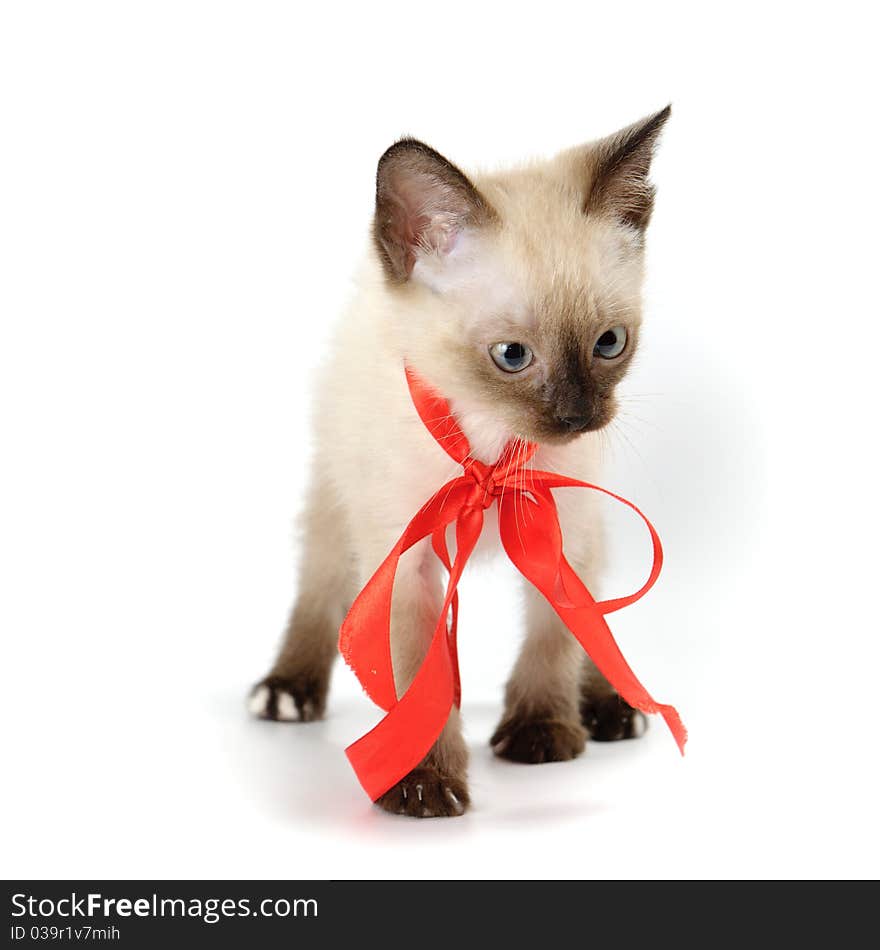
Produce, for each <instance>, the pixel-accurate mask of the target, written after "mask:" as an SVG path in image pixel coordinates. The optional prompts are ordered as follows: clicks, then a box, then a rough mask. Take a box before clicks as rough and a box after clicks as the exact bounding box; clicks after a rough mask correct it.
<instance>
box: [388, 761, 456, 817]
mask: <svg viewBox="0 0 880 950" xmlns="http://www.w3.org/2000/svg"><path fill="white" fill-rule="evenodd" d="M470 803H471V798H470V795H468V790H467V785H466V784H465V783H464V781H463V780H462V779H455V778H450V777H449V776H446V775H442V774H441V773H440V772H438V771H437V769H435V768H432V767H430V766H421V767H419V768H417V769H413V770H412V772H410V773H409V775H407V776H406V777H405V778H402V779H401V780H400V781H399V782H398V783H397V784H396V785H395V786H394V787H393V788H390V789H388V791H387V792H385V794H384V795H383V796H382V797H381V798H379V799H377V800H376V804H377V805H378V806H379V807H380V808H384V809H385V811H390V812H392V813H393V814H395V815H409V816H410V817H411V818H454V817H455V816H456V815H463V814H464V812H465V809H466V808H467V807H468V805H470Z"/></svg>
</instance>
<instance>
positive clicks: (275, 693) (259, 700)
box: [248, 674, 328, 722]
mask: <svg viewBox="0 0 880 950" xmlns="http://www.w3.org/2000/svg"><path fill="white" fill-rule="evenodd" d="M327 679H328V678H327V677H326V676H316V675H314V674H309V675H307V674H299V675H296V676H291V677H287V676H277V675H274V674H272V675H270V676H267V677H266V678H265V679H264V680H261V681H260V682H259V683H257V685H256V686H255V687H254V688H253V690H252V691H251V695H250V700H249V703H248V706H249V708H250V711H251V712H252V713H253V715H255V716H257V717H258V718H260V719H275V720H278V721H280V722H311V721H312V720H313V719H320V718H321V716H323V715H324V706H325V704H326V702H327Z"/></svg>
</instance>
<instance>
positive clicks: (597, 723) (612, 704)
mask: <svg viewBox="0 0 880 950" xmlns="http://www.w3.org/2000/svg"><path fill="white" fill-rule="evenodd" d="M581 721H582V722H583V724H584V726H586V729H587V732H589V734H590V738H591V739H595V740H596V741H597V742H614V741H615V740H617V739H638V738H639V736H643V735H644V734H645V730H646V729H647V728H648V720H647V718H646V717H645V715H644V714H643V713H641V712H639V710H638V709H633V707H632V706H630V704H629V703H628V702H626V701H625V700H623V699H621V698H620V696H618V695H616V694H612V695H611V696H585V697H584V698H583V699H582V700H581Z"/></svg>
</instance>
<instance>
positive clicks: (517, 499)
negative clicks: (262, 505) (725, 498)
mask: <svg viewBox="0 0 880 950" xmlns="http://www.w3.org/2000/svg"><path fill="white" fill-rule="evenodd" d="M406 378H407V382H408V384H409V390H410V395H411V396H412V400H413V404H414V405H415V408H416V411H417V412H418V414H419V417H420V418H421V420H422V422H423V423H424V424H425V427H426V428H427V429H428V431H429V432H430V433H431V435H432V436H433V437H434V439H435V440H436V441H437V442H438V443H439V445H440V446H441V447H442V448H443V450H444V451H445V452H446V453H447V454H448V455H449V456H450V457H451V458H453V459H454V460H455V461H456V462H458V463H459V464H460V465H461V466H462V468H463V474H462V475H460V476H459V477H458V478H454V479H452V481H450V482H447V483H446V485H444V486H443V487H442V488H441V489H440V490H439V491H438V492H436V493H435V494H434V495H433V496H432V498H431V499H430V500H429V501H427V502H426V503H425V504H424V505H423V506H422V508H421V509H420V510H419V511H418V512H417V514H416V516H415V517H414V518H413V519H412V521H411V522H410V523H409V525H408V526H407V527H406V529H405V530H404V532H403V534H402V535H401V536H400V539H399V540H398V542H397V544H395V546H394V547H393V548H392V550H391V552H390V553H389V555H388V557H387V558H386V559H385V560H384V561H383V562H382V564H381V565H380V566H379V568H378V569H377V570H376V572H375V574H373V576H372V578H371V579H370V580H369V581H368V582H367V584H366V586H365V587H364V589H363V590H362V591H361V592H360V594H359V595H358V597H357V598H356V599H355V602H354V604H353V605H352V607H351V609H350V610H349V612H348V615H347V616H346V618H345V620H344V621H343V623H342V628H341V630H340V635H339V648H340V651H341V652H342V654H343V656H344V657H345V659H346V662H347V663H348V664H349V666H351V668H352V669H353V670H354V672H355V674H356V675H357V677H358V679H359V680H360V682H361V685H362V686H363V687H364V689H365V690H366V692H367V694H368V695H369V696H370V698H371V699H372V700H373V701H374V702H375V703H376V704H377V705H378V706H380V707H381V708H383V709H385V710H386V711H387V714H386V715H385V717H384V718H383V719H382V720H381V721H380V722H379V723H378V724H377V725H376V726H375V727H374V728H373V729H371V730H370V732H368V733H367V734H366V735H365V736H362V737H361V738H360V739H359V740H358V741H357V742H355V743H353V744H352V745H350V746H349V747H348V749H346V754H347V755H348V758H349V760H350V761H351V763H352V766H353V767H354V770H355V773H356V774H357V776H358V779H359V780H360V782H361V784H362V785H363V787H364V790H365V791H366V792H367V794H368V795H369V796H370V798H372V799H373V800H375V799H377V798H379V797H380V796H381V795H382V794H383V793H384V792H386V791H387V790H388V789H389V788H391V787H392V786H393V785H394V784H395V783H396V782H398V781H400V779H402V778H403V777H404V776H405V775H407V774H408V773H409V772H410V771H411V770H412V769H414V768H415V767H416V766H417V765H418V764H419V763H420V762H421V761H422V759H423V758H424V757H425V755H427V753H428V751H429V750H430V748H431V746H432V745H433V744H434V742H436V740H437V738H438V736H439V735H440V733H441V732H442V730H443V727H444V726H445V724H446V720H447V719H448V718H449V713H450V711H451V710H452V707H453V705H458V704H459V702H460V696H461V684H460V681H459V675H458V655H457V648H456V632H457V625H458V582H459V580H460V578H461V575H462V572H463V571H464V568H465V565H466V564H467V561H468V558H469V557H470V555H471V553H472V552H473V550H474V547H475V546H476V543H477V541H478V539H479V537H480V532H481V531H482V527H483V511H484V510H486V509H488V508H490V507H491V506H492V505H493V504H494V503H495V502H496V501H497V502H498V524H499V531H500V534H501V542H502V545H503V546H504V550H505V551H506V552H507V555H508V557H509V558H510V559H511V561H513V563H514V564H515V565H516V567H517V569H518V570H519V571H520V573H521V574H522V575H523V576H524V577H525V578H526V579H527V580H529V581H530V582H531V583H532V584H533V585H534V586H535V587H536V588H537V589H538V590H539V591H540V592H541V593H542V594H543V595H544V597H545V598H546V599H547V601H548V602H549V603H550V605H551V606H552V607H553V609H554V610H555V611H556V613H557V614H558V616H559V617H560V619H561V620H562V622H563V623H564V624H565V625H566V627H568V629H569V630H570V631H571V633H572V634H573V635H574V636H575V637H576V638H577V640H578V642H579V643H580V644H581V646H582V647H583V648H584V650H585V651H586V652H587V653H588V654H589V655H590V657H591V658H592V659H593V661H594V662H595V663H596V665H597V666H598V668H599V669H600V671H601V672H602V674H603V675H604V676H605V678H606V679H607V680H608V682H609V683H610V684H611V685H612V686H613V687H614V689H615V690H617V692H618V693H619V695H620V696H622V697H623V699H624V700H626V702H628V703H629V704H630V705H631V706H633V707H635V708H636V709H640V710H641V711H642V712H646V713H658V712H659V713H660V714H661V715H662V716H663V718H664V719H665V720H666V723H667V725H668V726H669V729H670V731H671V732H672V734H673V736H674V738H675V741H676V742H677V743H678V747H679V749H680V750H681V752H682V754H683V753H684V745H685V742H686V741H687V732H686V730H685V728H684V725H683V724H682V721H681V718H680V717H679V715H678V713H677V712H676V711H675V709H674V708H673V707H672V706H667V705H664V704H661V703H657V702H655V701H654V699H653V698H652V697H651V696H650V694H649V693H648V691H647V690H646V689H645V688H644V686H642V684H641V683H640V682H639V680H638V679H637V677H636V675H635V673H633V671H632V670H631V669H630V667H629V665H628V664H627V662H626V659H625V658H624V656H623V654H622V653H621V652H620V649H619V647H618V646H617V643H616V642H615V640H614V637H613V635H612V633H611V630H610V629H609V627H608V624H607V622H606V620H605V615H606V614H609V613H612V612H613V611H615V610H620V609H621V608H622V607H626V606H628V605H629V604H632V603H635V602H636V601H637V600H639V599H640V598H641V597H643V596H644V595H645V594H646V593H647V592H648V591H649V590H650V589H651V587H653V586H654V583H655V582H656V580H657V577H658V576H659V574H660V569H661V567H662V564H663V549H662V547H661V544H660V538H659V537H658V535H657V532H656V531H655V530H654V527H653V525H652V524H651V522H650V521H648V519H647V518H646V517H645V515H644V514H642V512H641V511H639V509H638V508H637V507H636V506H635V505H634V504H633V503H632V502H630V501H627V500H626V499H625V498H621V497H620V496H619V495H615V494H614V492H611V491H608V490H607V489H605V488H601V487H600V486H598V485H592V484H590V483H589V482H581V481H578V480H577V479H573V478H568V477H566V476H565V475H556V474H554V473H552V472H544V471H540V470H534V469H526V468H525V465H526V463H527V462H529V461H530V460H531V459H532V457H533V456H534V454H535V452H536V451H537V448H538V447H537V445H535V444H533V443H529V444H528V445H526V446H525V448H523V446H522V444H521V443H520V445H519V446H518V447H516V446H514V444H513V443H509V444H508V445H507V446H506V447H505V449H504V451H503V452H502V453H501V456H500V457H499V459H498V461H497V462H496V463H495V464H494V465H487V464H486V463H484V462H480V461H479V460H476V459H473V458H471V456H470V445H469V443H468V440H467V438H466V437H465V435H464V433H463V432H462V431H461V429H460V427H459V426H458V423H457V422H456V421H455V418H454V415H453V413H452V411H451V409H450V407H449V404H448V403H447V402H446V400H445V399H443V397H442V396H440V395H439V394H437V393H435V392H433V391H431V390H430V389H428V388H427V387H426V386H425V385H424V383H422V381H421V380H420V379H419V378H418V377H417V376H416V375H415V374H414V373H413V372H412V371H411V370H410V369H409V368H407V370H406ZM553 488H589V489H592V490H593V491H599V492H602V493H603V494H605V495H608V496H609V497H611V498H614V499H616V500H617V501H619V502H621V503H622V504H624V505H627V506H628V507H629V508H631V509H632V510H633V511H634V512H635V513H636V514H637V515H638V516H639V517H640V518H641V519H642V520H643V521H644V523H645V525H646V526H647V528H648V532H649V533H650V536H651V543H652V546H653V554H654V558H653V564H652V567H651V572H650V574H649V576H648V580H647V581H646V582H645V583H644V584H643V585H642V587H641V588H640V589H639V590H637V591H636V592H635V593H634V594H630V595H628V596H627V597H618V598H615V599H613V600H605V601H596V600H595V599H594V598H593V596H592V594H590V592H589V590H587V588H586V586H585V585H584V584H583V582H582V581H581V579H580V578H579V577H578V576H577V574H576V572H575V571H574V569H573V568H572V567H571V565H570V564H569V563H568V561H567V560H566V558H565V555H564V553H563V550H562V532H561V529H560V526H559V517H558V513H557V509H556V502H555V501H554V499H553V495H552V494H551V489H553ZM453 523H454V524H455V535H456V551H455V558H454V559H453V560H450V557H449V551H448V548H447V545H446V529H447V528H448V526H449V525H450V524H453ZM428 537H430V538H431V544H432V547H433V550H434V553H435V554H436V555H437V557H438V558H439V560H440V562H441V563H442V564H443V566H444V567H445V568H446V569H447V571H448V572H449V580H448V583H447V587H446V596H445V599H444V602H443V608H442V610H441V613H440V616H439V618H438V620H437V624H436V626H435V629H434V634H433V636H432V639H431V643H430V646H429V648H428V652H427V655H426V656H425V659H424V660H423V662H422V665H421V667H420V668H419V670H418V672H417V673H416V676H415V678H414V680H413V681H412V683H411V684H410V686H409V688H408V689H407V690H406V692H405V693H404V694H403V696H401V697H398V695H397V688H396V685H395V682H394V671H393V667H392V662H391V642H390V635H391V595H392V589H393V586H394V576H395V574H396V571H397V565H398V562H399V561H400V558H401V557H402V555H403V554H404V553H405V552H406V551H407V550H409V549H410V548H411V547H412V546H413V545H415V544H417V543H418V542H419V541H421V540H423V539H425V538H428Z"/></svg>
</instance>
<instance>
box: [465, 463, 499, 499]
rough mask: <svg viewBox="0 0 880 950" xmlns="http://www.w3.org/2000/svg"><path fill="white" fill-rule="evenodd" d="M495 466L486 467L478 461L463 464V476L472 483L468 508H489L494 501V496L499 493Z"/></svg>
mask: <svg viewBox="0 0 880 950" xmlns="http://www.w3.org/2000/svg"><path fill="white" fill-rule="evenodd" d="M496 468H497V466H495V465H486V464H485V463H484V462H481V461H479V459H467V460H466V461H465V462H464V474H465V476H467V477H469V478H472V479H473V481H474V485H473V488H472V490H471V494H470V496H469V498H468V501H467V506H468V507H469V508H482V509H483V510H485V509H486V508H491V507H492V504H493V503H494V501H495V495H497V494H498V492H499V490H500V489H499V487H498V484H497V482H496V481H495V470H496Z"/></svg>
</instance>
